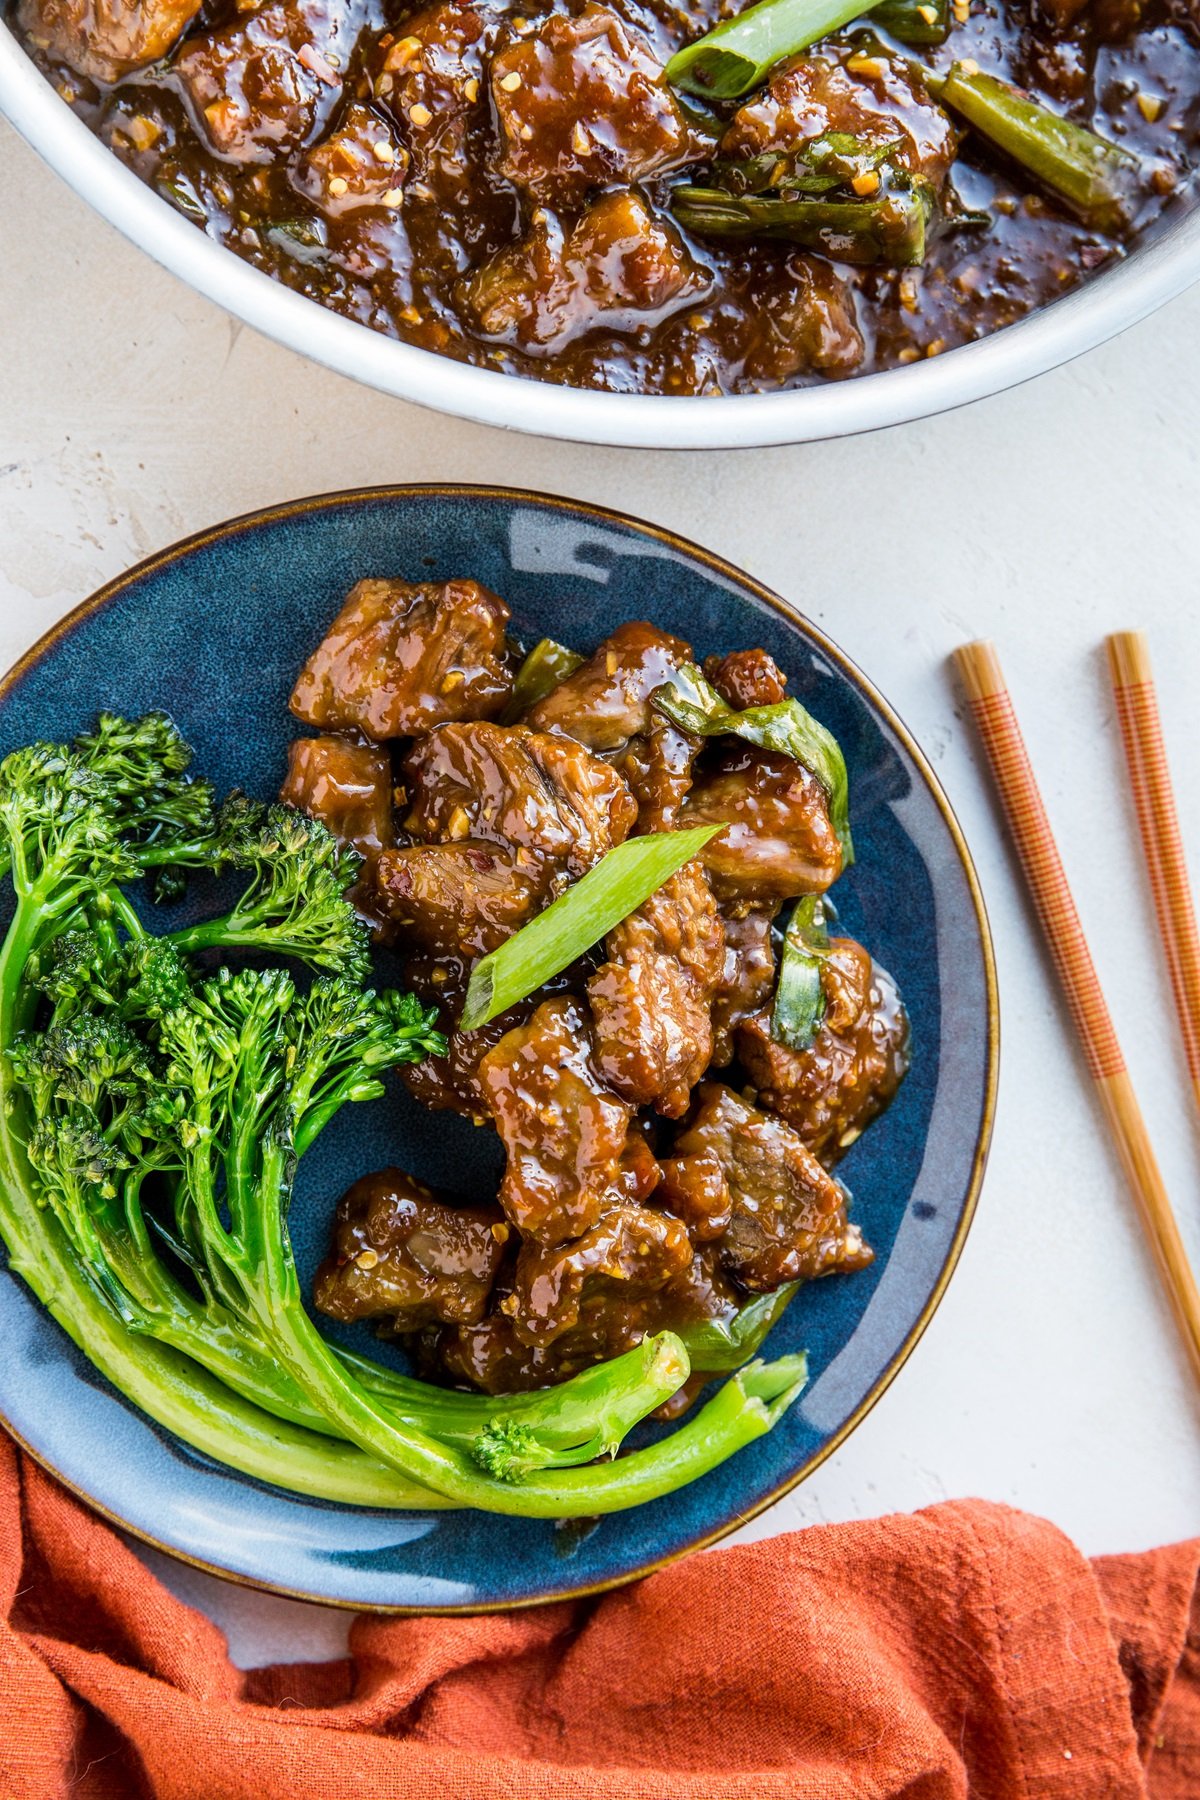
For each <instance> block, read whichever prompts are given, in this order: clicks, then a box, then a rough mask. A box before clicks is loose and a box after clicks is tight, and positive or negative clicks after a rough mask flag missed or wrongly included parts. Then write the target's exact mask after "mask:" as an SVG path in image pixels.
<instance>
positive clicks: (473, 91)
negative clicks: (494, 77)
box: [463, 75, 479, 106]
mask: <svg viewBox="0 0 1200 1800" xmlns="http://www.w3.org/2000/svg"><path fill="white" fill-rule="evenodd" d="M463 95H464V97H465V99H466V101H467V104H468V106H474V104H475V102H476V101H477V100H478V98H479V77H478V75H468V76H467V79H466V80H465V81H464V82H463Z"/></svg>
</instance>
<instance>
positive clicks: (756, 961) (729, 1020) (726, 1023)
mask: <svg viewBox="0 0 1200 1800" xmlns="http://www.w3.org/2000/svg"><path fill="white" fill-rule="evenodd" d="M778 911H779V907H778V904H776V905H773V906H747V905H746V904H745V903H737V902H735V903H733V904H727V905H726V906H724V907H722V909H721V924H722V927H723V930H724V934H725V955H724V958H723V960H722V964H721V977H720V980H719V981H718V982H717V988H716V992H715V993H714V995H713V1004H712V1021H713V1054H712V1060H713V1062H714V1063H715V1064H716V1066H717V1067H718V1068H720V1069H723V1068H724V1067H725V1065H726V1063H728V1062H730V1061H731V1060H732V1058H733V1031H734V1027H735V1026H737V1025H740V1024H741V1022H742V1020H743V1019H748V1018H749V1017H750V1015H751V1013H756V1012H758V1010H759V1008H760V1007H762V1006H765V1005H766V1002H767V1000H768V998H769V997H770V994H771V990H772V989H773V987H774V985H775V946H774V944H773V942H772V940H771V926H772V924H773V922H774V919H775V915H776V913H777V912H778Z"/></svg>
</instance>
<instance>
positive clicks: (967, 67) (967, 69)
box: [958, 56, 979, 75]
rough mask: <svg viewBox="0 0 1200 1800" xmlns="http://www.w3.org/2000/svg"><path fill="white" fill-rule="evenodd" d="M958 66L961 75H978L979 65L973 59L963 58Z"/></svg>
mask: <svg viewBox="0 0 1200 1800" xmlns="http://www.w3.org/2000/svg"><path fill="white" fill-rule="evenodd" d="M958 66H959V69H960V71H961V73H962V74H964V75H978V73H979V64H978V63H977V62H976V61H975V60H974V58H973V57H970V56H964V57H963V59H962V61H961V62H960V63H959V65H958Z"/></svg>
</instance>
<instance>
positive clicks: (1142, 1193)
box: [957, 642, 1200, 1381]
mask: <svg viewBox="0 0 1200 1800" xmlns="http://www.w3.org/2000/svg"><path fill="white" fill-rule="evenodd" d="M957 662H958V666H959V669H960V671H961V673H962V676H963V680H964V683H965V685H966V689H967V696H968V699H969V700H970V703H971V711H972V714H973V716H974V719H975V724H976V726H977V727H978V730H979V735H980V738H981V740H982V742H983V748H984V751H985V752H986V754H987V758H988V762H989V764H990V766H991V770H992V775H993V777H994V779H995V782H996V786H997V788H998V790H999V793H1000V799H1001V802H1002V804H1003V807H1004V812H1005V816H1006V818H1007V820H1008V826H1009V830H1010V831H1011V833H1012V836H1013V841H1014V843H1015V845H1016V849H1017V855H1018V857H1019V858H1020V862H1021V867H1022V870H1023V871H1024V874H1025V879H1026V881H1027V883H1028V884H1029V890H1030V893H1031V894H1032V896H1033V900H1034V904H1035V906H1036V907H1037V911H1038V917H1039V918H1040V920H1041V925H1042V930H1043V932H1044V934H1045V938H1046V943H1047V945H1048V947H1049V950H1050V954H1051V956H1052V958H1053V960H1054V966H1055V969H1056V970H1057V972H1058V977H1059V980H1060V981H1061V982H1062V986H1063V991H1064V993H1065V995H1066V999H1067V1005H1068V1007H1069V1009H1070V1013H1071V1018H1072V1020H1073V1022H1074V1025H1075V1029H1076V1031H1077V1033H1078V1034H1079V1039H1080V1042H1081V1044H1082V1045H1083V1052H1084V1056H1085V1057H1086V1059H1087V1066H1088V1070H1089V1073H1090V1074H1091V1076H1092V1079H1093V1081H1094V1082H1095V1086H1096V1091H1097V1094H1098V1095H1099V1099H1100V1104H1101V1106H1102V1108H1103V1110H1104V1116H1105V1119H1106V1121H1107V1123H1108V1128H1109V1131H1110V1132H1111V1134H1112V1138H1113V1142H1114V1143H1115V1145H1116V1147H1117V1152H1118V1154H1119V1156H1120V1159H1121V1166H1122V1168H1123V1170H1124V1172H1125V1178H1126V1180H1127V1182H1128V1183H1129V1188H1130V1191H1131V1193H1132V1194H1133V1198H1134V1200H1135V1202H1136V1203H1137V1208H1138V1212H1139V1214H1140V1217H1141V1222H1142V1226H1143V1228H1144V1230H1145V1233H1146V1236H1147V1237H1148V1238H1149V1240H1150V1245H1151V1248H1152V1249H1153V1251H1154V1257H1155V1261H1156V1263H1157V1265H1158V1272H1159V1276H1160V1277H1161V1279H1162V1284H1163V1286H1164V1288H1165V1289H1166V1292H1167V1298H1168V1299H1169V1301H1170V1303H1171V1309H1172V1311H1173V1313H1174V1315H1175V1322H1176V1324H1177V1325H1178V1327H1179V1330H1180V1334H1181V1336H1182V1338H1183V1341H1184V1346H1185V1348H1186V1350H1187V1354H1188V1360H1189V1362H1190V1364H1191V1367H1192V1373H1193V1374H1194V1375H1195V1377H1196V1379H1197V1381H1200V1291H1198V1290H1197V1287H1196V1279H1195V1276H1194V1275H1193V1274H1192V1270H1191V1267H1190V1265H1189V1263H1188V1259H1187V1252H1186V1251H1185V1249H1184V1246H1183V1239H1182V1238H1181V1237H1180V1235H1179V1227H1178V1225H1177V1224H1176V1221H1175V1215H1174V1213H1173V1212H1172V1210H1171V1202H1170V1200H1169V1199H1168V1197H1167V1190H1166V1187H1165V1185H1164V1183H1163V1178H1162V1174H1161V1172H1160V1170H1159V1166H1158V1162H1157V1159H1156V1157H1155V1155H1154V1150H1153V1147H1152V1146H1151V1143H1150V1136H1149V1133H1148V1132H1147V1130H1146V1121H1145V1119H1144V1118H1143V1116H1142V1110H1141V1107H1140V1106H1139V1105H1138V1101H1137V1095H1136V1094H1135V1093H1134V1090H1133V1083H1132V1082H1131V1081H1130V1079H1129V1072H1128V1070H1127V1069H1126V1067H1125V1059H1124V1057H1123V1056H1122V1054H1121V1046H1120V1044H1119V1043H1118V1042H1117V1034H1116V1031H1115V1030H1114V1028H1113V1022H1112V1016H1111V1014H1110V1013H1109V1010H1108V1006H1107V1003H1106V1002H1105V999H1104V995H1103V993H1102V992H1101V988H1100V982H1099V979H1098V977H1097V975H1096V969H1095V965H1094V963H1093V962H1092V957H1091V952H1090V951H1089V949H1088V947H1087V940H1086V939H1085V937H1084V935H1083V927H1082V926H1081V924H1080V922H1079V914H1078V913H1077V912H1076V910H1075V902H1074V900H1073V899H1072V897H1071V890H1070V888H1069V887H1068V885H1067V877H1066V872H1065V871H1064V869H1063V866H1062V859H1061V858H1060V856H1059V854H1058V848H1057V846H1056V844H1055V842H1054V837H1053V834H1052V832H1051V830H1050V821H1049V819H1048V818H1047V816H1046V809H1045V806H1044V805H1043V804H1042V796H1041V794H1040V793H1039V791H1038V785H1037V782H1036V780H1035V779H1034V774H1033V769H1032V767H1031V765H1030V761H1029V756H1028V753H1027V751H1026V749H1025V740H1024V738H1023V737H1022V736H1021V728H1020V726H1019V725H1018V724H1017V717H1016V713H1015V712H1014V711H1013V704H1012V699H1011V697H1010V695H1009V692H1008V688H1007V686H1006V685H1005V681H1004V674H1003V671H1002V670H1001V667H1000V660H999V658H998V656H997V654H996V649H995V646H994V645H993V644H990V643H986V642H981V643H976V644H966V645H964V646H963V648H962V649H961V650H959V651H958V652H957Z"/></svg>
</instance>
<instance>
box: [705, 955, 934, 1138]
mask: <svg viewBox="0 0 1200 1800" xmlns="http://www.w3.org/2000/svg"><path fill="white" fill-rule="evenodd" d="M821 986H822V988H823V989H824V991H825V1017H824V1019H823V1020H822V1022H821V1025H820V1026H819V1028H818V1030H817V1034H816V1036H815V1038H814V1039H813V1041H812V1043H811V1044H810V1045H809V1047H808V1049H807V1050H803V1051H796V1050H789V1049H788V1048H787V1046H786V1045H785V1044H777V1043H776V1042H775V1041H774V1039H773V1038H772V1036H771V1021H770V1017H769V1015H768V1014H767V1013H765V1012H762V1013H759V1014H757V1015H756V1016H755V1017H753V1018H751V1019H747V1020H746V1022H745V1023H744V1024H742V1025H740V1026H739V1027H738V1031H737V1034H736V1040H735V1041H736V1045H737V1053H738V1056H739V1057H740V1058H741V1061H742V1063H743V1064H744V1065H745V1068H746V1072H747V1074H748V1075H749V1076H750V1079H751V1081H753V1083H754V1085H755V1087H756V1088H757V1089H758V1097H759V1099H760V1100H761V1101H762V1104H763V1105H764V1106H766V1107H769V1108H770V1110H771V1111H772V1112H775V1113H778V1114H779V1116H780V1118H783V1119H786V1120H787V1122H788V1124H789V1125H791V1126H792V1127H793V1128H794V1130H796V1131H797V1132H798V1133H799V1134H800V1137H801V1138H802V1139H803V1141H804V1142H805V1143H806V1144H807V1145H808V1148H809V1149H810V1150H811V1151H812V1152H813V1154H814V1155H816V1156H819V1157H820V1158H821V1159H822V1161H824V1162H827V1163H832V1162H834V1161H836V1159H837V1158H838V1157H839V1156H840V1155H841V1154H842V1152H843V1151H844V1150H847V1149H848V1148H849V1146H850V1145H851V1144H852V1143H853V1142H854V1140H855V1138H857V1137H858V1136H859V1135H860V1133H861V1132H862V1131H863V1130H864V1129H865V1128H866V1126H867V1125H869V1124H870V1122H871V1120H872V1119H873V1118H875V1117H876V1115H877V1114H878V1113H881V1112H882V1111H883V1109H884V1107H885V1106H886V1105H887V1104H888V1102H889V1100H891V1098H892V1096H893V1095H894V1093H895V1092H896V1089H897V1088H898V1087H899V1085H900V1083H901V1081H902V1080H903V1078H904V1075H905V1073H906V1072H907V1069H908V1019H907V1016H906V1014H905V1011H904V1007H903V1006H902V1004H901V1002H900V996H899V994H898V993H897V991H896V987H895V984H894V983H893V981H892V979H891V977H890V976H888V975H886V974H885V973H884V972H883V970H882V969H878V968H876V966H875V964H874V963H873V962H872V960H871V956H870V953H869V952H868V951H866V950H864V949H863V947H862V945H861V944H856V943H855V942H854V940H853V938H839V939H837V940H836V941H835V943H834V946H833V950H832V953H831V955H830V957H829V960H828V961H827V962H826V963H824V964H823V965H822V968H821Z"/></svg>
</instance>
